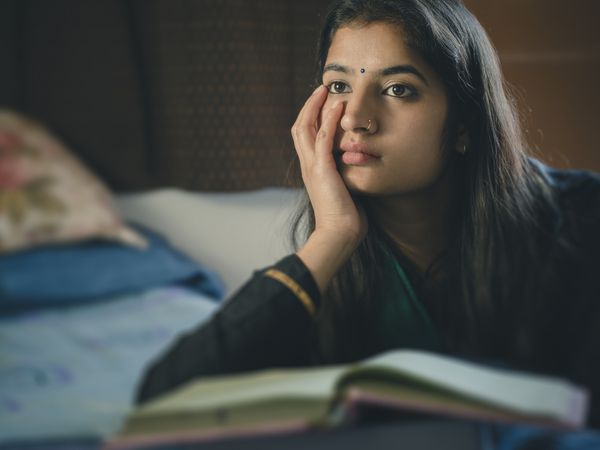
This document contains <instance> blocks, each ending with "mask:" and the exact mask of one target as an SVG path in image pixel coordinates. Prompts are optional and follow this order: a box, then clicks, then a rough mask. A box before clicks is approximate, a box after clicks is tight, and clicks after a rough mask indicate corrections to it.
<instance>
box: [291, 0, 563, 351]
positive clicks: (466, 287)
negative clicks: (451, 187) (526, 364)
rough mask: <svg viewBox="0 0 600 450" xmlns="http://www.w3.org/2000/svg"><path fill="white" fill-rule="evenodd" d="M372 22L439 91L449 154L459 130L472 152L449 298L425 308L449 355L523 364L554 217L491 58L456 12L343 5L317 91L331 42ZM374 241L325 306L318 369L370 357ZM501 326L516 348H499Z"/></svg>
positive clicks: (480, 36)
mask: <svg viewBox="0 0 600 450" xmlns="http://www.w3.org/2000/svg"><path fill="white" fill-rule="evenodd" d="M372 22H387V23H391V24H396V25H400V26H401V27H402V29H403V31H404V32H405V36H406V40H407V42H406V44H407V45H408V46H409V47H411V48H412V49H414V50H416V51H417V52H418V53H419V54H420V55H421V56H422V57H423V58H424V59H425V61H426V62H427V63H428V64H429V65H430V66H431V67H432V68H433V69H434V70H435V71H436V72H437V73H438V74H439V75H440V78H441V79H442V80H443V81H444V83H445V87H446V91H447V94H448V98H449V115H448V119H447V123H446V129H445V144H446V151H454V147H455V146H456V140H457V137H458V129H459V126H460V127H462V128H464V130H465V131H466V133H467V134H468V136H469V142H470V144H469V148H468V151H467V152H466V154H465V155H464V156H462V157H460V159H459V161H458V165H459V170H460V172H461V176H460V177H458V179H459V180H460V181H459V182H460V183H461V185H460V186H457V189H458V190H459V192H460V195H461V196H462V201H461V207H460V209H459V210H458V211H457V214H458V215H459V216H460V217H458V220H457V232H456V239H455V240H454V241H453V242H451V243H450V244H449V245H450V246H449V248H448V249H447V252H446V254H445V257H444V260H443V267H444V271H445V273H446V277H445V280H446V281H445V286H444V288H443V289H442V291H443V292H444V294H443V295H438V296H437V297H436V298H435V299H434V301H433V302H431V303H430V304H429V307H430V308H431V309H433V310H435V312H434V316H435V317H437V318H438V319H437V322H438V326H439V327H440V328H441V329H442V332H443V334H444V336H445V338H446V339H447V344H448V346H449V349H450V350H452V351H457V352H463V353H466V354H485V355H487V356H494V357H501V356H505V355H502V353H503V351H504V350H503V349H505V348H508V347H511V351H514V352H516V353H519V350H518V348H515V345H516V346H517V347H518V346H521V347H523V348H524V350H523V351H522V352H521V353H522V354H523V355H525V354H526V353H527V350H526V348H528V347H531V346H532V344H531V343H530V342H529V341H528V339H529V338H528V334H527V333H528V330H530V325H531V320H532V317H533V316H534V315H535V314H537V313H538V312H539V309H540V308H541V302H542V301H543V299H542V298H541V297H542V295H543V293H542V292H541V291H540V289H539V280H540V278H541V277H543V276H544V273H543V271H544V270H546V269H544V267H549V265H548V264H544V262H545V261H546V259H547V258H548V257H549V252H550V251H551V250H550V247H551V246H549V242H550V234H551V233H550V230H549V224H548V223H547V222H545V217H546V216H547V214H546V213H547V212H548V211H551V210H552V209H553V208H554V207H555V206H554V200H553V198H552V195H551V192H550V190H549V189H548V187H547V185H546V183H545V182H544V179H543V177H542V176H541V175H540V174H539V173H538V171H537V170H536V168H535V164H533V163H532V162H531V161H530V160H529V159H528V156H527V151H526V149H527V146H526V140H525V138H524V136H523V133H522V130H521V126H520V120H519V117H518V114H517V112H516V111H517V108H516V105H515V103H514V101H513V100H512V98H511V96H510V95H509V92H508V88H507V86H506V83H505V82H504V79H503V76H502V72H501V69H500V65H499V61H498V58H497V55H496V52H495V50H494V48H493V46H492V44H491V42H490V40H489V38H488V36H487V34H486V32H485V31H484V30H483V28H482V27H481V25H480V24H479V22H478V21H477V19H476V18H475V17H474V16H473V15H472V14H471V13H470V12H469V11H468V10H467V9H466V8H465V7H464V5H462V3H461V2H460V1H459V0H339V1H336V2H335V3H334V4H333V6H332V8H331V9H330V12H329V14H328V15H327V16H326V18H325V23H324V26H323V28H322V32H321V36H320V40H319V47H318V82H319V83H321V76H322V71H323V67H324V64H325V61H326V58H327V53H328V50H329V46H330V45H331V41H332V39H333V36H334V34H335V32H336V30H338V29H339V28H340V27H343V26H345V25H348V24H350V23H358V24H368V23H372ZM313 229H314V213H313V210H312V208H311V206H310V202H309V201H308V199H307V198H306V199H305V202H304V203H303V205H302V206H301V207H300V209H299V211H298V214H297V216H296V218H295V222H294V225H293V227H292V233H291V235H292V239H293V242H294V244H295V245H296V246H298V244H299V243H300V242H301V241H302V240H303V239H305V238H306V237H307V236H308V235H309V234H310V233H311V232H312V231H313ZM381 239H382V236H381V233H380V232H379V231H378V228H377V226H371V223H370V226H369V232H368V234H367V237H366V238H365V240H364V241H363V242H362V243H361V245H360V246H359V248H358V249H357V250H356V252H355V253H354V255H353V256H352V257H351V258H350V260H349V261H348V262H347V263H346V264H345V266H344V267H343V268H342V269H341V270H340V271H339V272H338V274H337V275H336V277H335V278H334V280H333V281H332V283H331V286H330V288H329V290H328V292H327V293H326V295H325V298H324V299H323V307H322V311H321V314H320V317H319V327H318V328H319V332H318V336H319V339H318V345H319V350H320V352H321V357H322V358H324V359H327V360H333V361H336V360H344V359H348V358H352V357H360V356H364V354H365V353H368V352H369V351H370V349H371V348H372V343H370V342H369V339H368V336H369V333H370V329H369V326H371V325H370V324H368V323H367V322H368V321H365V317H369V314H370V313H371V312H372V309H373V307H374V306H373V303H374V302H376V298H377V289H378V287H379V286H381V283H382V279H381V277H382V272H381V270H380V269H381V267H380V265H381V264H380V263H381V261H382V254H381V251H380V247H379V246H378V245H377V241H378V240H381ZM533 272H536V273H535V276H532V274H533ZM438 291H439V290H438ZM432 292H433V291H432ZM438 294H439V292H438ZM432 295H433V294H432ZM436 295H437V294H436ZM507 326H508V327H510V329H511V330H512V333H508V334H511V336H512V337H513V338H514V339H512V340H511V342H507V341H506V339H505V338H500V337H499V330H500V329H501V327H507ZM501 333H502V332H500V334H501ZM504 333H505V331H504ZM505 334H506V333H505ZM512 341H514V342H512ZM523 357H525V356H523Z"/></svg>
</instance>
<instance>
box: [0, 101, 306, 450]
mask: <svg viewBox="0 0 600 450" xmlns="http://www.w3.org/2000/svg"><path fill="white" fill-rule="evenodd" d="M6 114H8V113H1V112H0V449H61V450H62V449H65V450H66V449H95V448H98V447H99V446H100V445H101V443H102V441H103V440H104V439H105V438H106V437H108V436H110V435H112V434H113V433H115V432H116V431H117V430H118V429H119V427H120V424H121V422H122V420H123V418H124V417H125V415H126V414H127V412H128V411H129V410H130V408H131V406H132V400H133V397H134V394H135V390H136V386H137V383H138V382H139V379H140V376H141V374H142V373H143V371H144V368H145V367H146V366H147V365H148V364H149V362H150V361H152V360H153V359H154V358H156V357H157V356H158V355H159V354H160V353H161V351H163V350H164V349H165V348H166V347H167V346H168V345H169V343H171V342H172V341H173V339H175V337H176V336H177V335H179V334H180V333H182V332H184V331H185V330H188V329H190V328H193V327H196V326H198V325H200V324H201V323H202V322H203V321H205V320H208V319H209V318H210V316H211V315H212V314H213V313H214V311H215V310H216V309H217V308H219V305H220V304H221V303H222V302H223V301H225V299H226V298H227V297H229V296H230V295H231V294H232V293H233V292H234V291H235V290H236V289H237V288H238V287H239V286H240V285H241V284H242V283H243V282H244V280H245V279H247V278H248V277H249V276H250V275H251V273H252V271H253V270H255V269H257V268H260V267H264V266H266V265H268V264H270V263H272V262H273V261H274V260H276V259H277V258H279V257H281V256H283V255H285V254H287V253H288V252H289V247H288V246H287V245H286V242H287V241H286V235H285V230H286V229H287V228H289V226H288V221H289V218H290V214H291V212H292V210H293V209H294V205H295V203H296V200H297V199H298V192H297V191H294V190H289V189H283V188H271V189H263V190H259V191H250V192H233V193H200V192H190V191H184V190H181V189H175V188H164V189H157V190H151V191H142V192H135V193H128V194H122V195H114V194H113V193H111V192H110V191H109V190H108V189H107V188H106V186H105V185H103V184H102V181H101V180H99V179H98V178H97V177H96V176H95V174H93V173H91V171H90V170H89V169H88V168H86V167H85V166H84V165H83V164H82V163H81V161H78V160H77V158H76V157H74V155H72V154H71V153H70V152H69V151H68V149H65V148H64V147H63V146H62V144H61V143H60V142H58V141H57V140H56V139H54V138H53V137H52V136H51V135H50V134H49V133H48V132H47V131H46V130H44V129H43V128H41V127H40V126H39V124H35V123H32V122H29V121H26V120H25V119H23V118H22V117H19V116H16V115H14V114H13V113H10V114H9V115H8V116H7V115H6ZM44 180H45V181H44ZM87 190H90V191H91V192H87ZM92 205H95V206H96V207H97V210H93V208H92ZM71 213H73V215H74V216H78V217H74V216H73V217H67V216H69V214H71ZM49 224H50V225H52V226H50V225H49ZM69 227H70V228H69Z"/></svg>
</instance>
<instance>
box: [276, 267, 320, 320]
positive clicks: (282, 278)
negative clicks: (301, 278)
mask: <svg viewBox="0 0 600 450" xmlns="http://www.w3.org/2000/svg"><path fill="white" fill-rule="evenodd" d="M265 276H267V277H270V278H273V279H275V280H277V281H279V282H280V283H281V284H283V285H284V286H286V287H287V288H288V289H289V290H290V291H292V292H293V293H294V295H295V296H296V297H297V298H298V300H300V302H301V303H302V304H303V305H304V307H305V308H306V310H307V311H308V313H309V314H310V315H311V316H313V317H314V316H315V312H316V311H315V310H316V308H315V303H314V302H313V301H312V299H311V298H310V296H309V295H308V294H307V293H306V291H305V290H304V289H302V287H300V285H299V284H298V283H296V281H295V280H294V279H293V278H291V277H290V276H289V275H287V274H285V273H283V272H282V271H280V270H277V269H269V270H267V271H266V272H265Z"/></svg>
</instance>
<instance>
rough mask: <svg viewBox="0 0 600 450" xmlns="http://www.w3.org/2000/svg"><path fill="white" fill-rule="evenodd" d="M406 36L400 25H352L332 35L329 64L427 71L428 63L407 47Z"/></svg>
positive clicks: (380, 23) (383, 23) (378, 23)
mask: <svg viewBox="0 0 600 450" xmlns="http://www.w3.org/2000/svg"><path fill="white" fill-rule="evenodd" d="M405 37H406V34H405V32H404V30H403V28H402V27H401V26H400V25H395V24H390V23H385V22H374V23H369V24H356V23H351V24H349V25H347V26H344V27H341V28H339V29H338V30H337V31H336V32H335V33H334V35H333V39H332V40H331V45H330V47H329V51H328V53H327V63H339V64H344V65H349V66H354V65H357V66H360V67H367V68H369V69H380V68H383V67H387V66H390V65H396V64H413V65H417V66H419V67H420V68H423V69H425V68H426V64H425V62H424V61H423V59H422V58H421V56H420V55H419V54H418V52H416V51H414V50H413V49H411V48H410V47H409V46H408V45H407V44H406V39H405Z"/></svg>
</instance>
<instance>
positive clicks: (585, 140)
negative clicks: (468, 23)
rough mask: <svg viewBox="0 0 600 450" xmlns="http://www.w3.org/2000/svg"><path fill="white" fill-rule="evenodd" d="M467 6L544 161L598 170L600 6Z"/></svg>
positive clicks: (581, 1)
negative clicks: (489, 43)
mask: <svg viewBox="0 0 600 450" xmlns="http://www.w3.org/2000/svg"><path fill="white" fill-rule="evenodd" d="M464 2H465V4H466V5H467V6H468V7H469V8H470V9H471V11H472V12H473V13H474V14H475V15H476V16H477V17H478V18H479V20H480V21H481V23H482V24H483V26H484V27H485V28H486V30H487V31H488V33H489V35H490V37H491V38H492V41H493V42H494V45H495V46H496V48H497V49H498V51H499V53H500V57H501V60H502V65H503V68H504V72H505V75H506V77H507V79H508V80H509V82H510V83H511V84H513V85H514V86H515V87H516V89H517V93H518V94H519V96H520V97H521V104H522V108H521V109H522V111H523V113H524V114H525V119H526V124H527V128H528V131H529V140H530V142H531V143H532V144H533V145H535V146H536V147H538V148H539V150H540V153H541V156H542V159H544V160H546V161H548V162H550V163H552V165H555V166H559V167H572V168H587V169H592V170H595V171H600V1H598V0H568V1H564V0H464Z"/></svg>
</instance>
